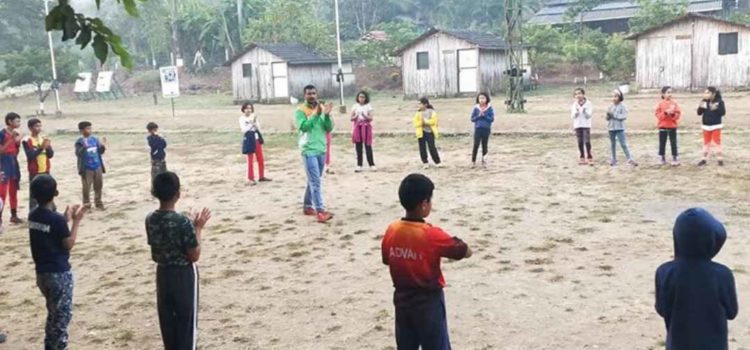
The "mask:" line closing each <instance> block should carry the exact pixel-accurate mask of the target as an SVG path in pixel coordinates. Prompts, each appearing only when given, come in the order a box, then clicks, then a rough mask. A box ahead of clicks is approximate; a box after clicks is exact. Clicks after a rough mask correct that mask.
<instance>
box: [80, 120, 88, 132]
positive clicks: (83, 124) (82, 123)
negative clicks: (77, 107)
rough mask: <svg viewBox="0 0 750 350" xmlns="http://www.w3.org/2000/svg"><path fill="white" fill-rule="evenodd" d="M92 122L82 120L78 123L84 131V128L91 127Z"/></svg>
mask: <svg viewBox="0 0 750 350" xmlns="http://www.w3.org/2000/svg"><path fill="white" fill-rule="evenodd" d="M90 127H91V122H80V123H78V131H83V129H86V128H90Z"/></svg>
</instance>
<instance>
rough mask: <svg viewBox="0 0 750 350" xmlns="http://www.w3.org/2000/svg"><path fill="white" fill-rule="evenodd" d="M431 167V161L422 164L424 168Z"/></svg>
mask: <svg viewBox="0 0 750 350" xmlns="http://www.w3.org/2000/svg"><path fill="white" fill-rule="evenodd" d="M429 168H430V163H424V164H422V169H429Z"/></svg>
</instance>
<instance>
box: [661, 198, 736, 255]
mask: <svg viewBox="0 0 750 350" xmlns="http://www.w3.org/2000/svg"><path fill="white" fill-rule="evenodd" d="M672 234H673V237H674V254H675V259H677V258H682V259H699V260H711V259H712V258H713V257H715V256H716V254H718V253H719V251H720V250H721V247H722V246H723V245H724V242H725V241H726V240H727V231H726V229H725V228H724V225H723V224H722V223H721V222H719V220H717V219H716V218H715V217H714V216H713V215H711V213H709V212H708V211H706V210H705V209H702V208H691V209H688V210H686V211H684V212H683V213H682V214H680V216H678V217H677V221H676V222H675V225H674V230H673V232H672Z"/></svg>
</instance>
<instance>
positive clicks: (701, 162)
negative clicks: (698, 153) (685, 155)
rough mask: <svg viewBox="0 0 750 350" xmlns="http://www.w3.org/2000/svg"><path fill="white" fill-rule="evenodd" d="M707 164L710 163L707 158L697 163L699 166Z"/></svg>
mask: <svg viewBox="0 0 750 350" xmlns="http://www.w3.org/2000/svg"><path fill="white" fill-rule="evenodd" d="M706 164H708V162H707V161H706V160H705V159H703V160H701V161H700V162H698V164H697V165H698V166H706Z"/></svg>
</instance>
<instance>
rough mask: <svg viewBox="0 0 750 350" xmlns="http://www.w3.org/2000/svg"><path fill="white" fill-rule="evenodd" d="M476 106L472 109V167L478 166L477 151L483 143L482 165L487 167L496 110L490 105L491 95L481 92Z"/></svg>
mask: <svg viewBox="0 0 750 350" xmlns="http://www.w3.org/2000/svg"><path fill="white" fill-rule="evenodd" d="M476 103H477V104H476V106H474V109H473V110H472V111H471V122H472V123H474V149H473V150H472V152H471V167H472V168H473V167H476V166H477V152H478V151H479V144H480V143H481V144H482V166H483V167H487V144H488V143H489V140H490V134H491V133H492V122H494V121H495V110H494V109H493V108H492V105H490V95H488V94H486V93H484V92H480V93H479V95H477V100H476Z"/></svg>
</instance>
